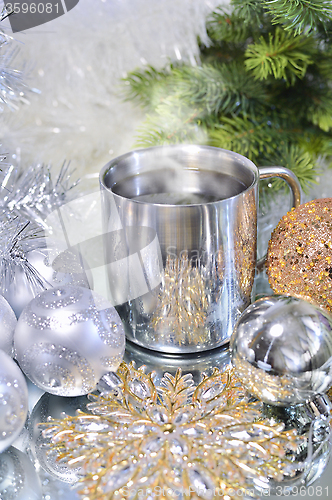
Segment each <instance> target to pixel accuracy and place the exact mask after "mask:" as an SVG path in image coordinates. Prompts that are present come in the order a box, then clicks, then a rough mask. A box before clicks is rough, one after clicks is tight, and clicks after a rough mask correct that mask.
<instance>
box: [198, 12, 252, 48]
mask: <svg viewBox="0 0 332 500" xmlns="http://www.w3.org/2000/svg"><path fill="white" fill-rule="evenodd" d="M206 28H207V33H208V35H209V37H210V38H211V40H212V41H213V42H214V43H216V42H226V43H233V44H244V43H245V42H246V40H247V39H248V38H249V37H250V35H251V28H250V26H249V25H248V24H247V23H243V22H241V23H239V19H238V16H237V14H236V13H234V12H228V11H227V10H226V9H224V8H222V7H219V8H218V9H216V10H215V11H214V12H212V14H211V15H210V16H209V17H208V19H207V24H206Z"/></svg>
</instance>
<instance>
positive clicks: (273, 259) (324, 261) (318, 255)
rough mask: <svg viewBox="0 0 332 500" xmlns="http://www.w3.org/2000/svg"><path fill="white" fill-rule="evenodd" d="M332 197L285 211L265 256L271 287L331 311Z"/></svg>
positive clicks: (278, 291)
mask: <svg viewBox="0 0 332 500" xmlns="http://www.w3.org/2000/svg"><path fill="white" fill-rule="evenodd" d="M331 249H332V198H322V199H317V200H313V201H309V202H308V203H304V204H302V205H300V206H299V207H297V208H295V209H292V210H291V211H290V212H288V213H287V214H286V215H285V216H284V217H282V219H281V220H280V222H279V223H278V225H277V227H276V228H275V230H274V231H273V233H272V236H271V239H270V242H269V246H268V253H267V259H266V271H267V275H268V278H269V282H270V285H271V288H272V289H273V290H274V292H276V293H278V294H286V295H293V296H295V297H300V298H304V299H306V300H309V301H310V302H312V303H314V304H316V305H319V306H320V307H323V308H324V309H326V310H328V311H332V250H331Z"/></svg>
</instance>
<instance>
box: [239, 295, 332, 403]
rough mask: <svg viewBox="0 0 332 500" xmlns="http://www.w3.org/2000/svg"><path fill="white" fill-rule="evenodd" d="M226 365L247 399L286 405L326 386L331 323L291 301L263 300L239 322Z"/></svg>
mask: <svg viewBox="0 0 332 500" xmlns="http://www.w3.org/2000/svg"><path fill="white" fill-rule="evenodd" d="M230 347H231V354H232V363H233V364H234V366H235V367H236V370H237V374H238V376H239V377H240V378H241V380H242V382H243V384H244V385H245V387H246V388H247V389H248V391H249V392H250V393H252V394H253V395H255V396H256V397H258V398H259V399H261V400H262V401H264V402H266V403H269V404H273V405H282V406H284V405H292V404H297V403H301V402H305V401H307V400H310V399H312V398H313V397H314V396H315V395H316V394H319V393H324V392H325V391H327V389H328V388H329V387H330V386H331V385H332V318H331V317H330V316H329V314H328V313H327V312H324V311H323V310H322V309H320V308H319V307H316V306H314V305H312V304H310V303H309V302H306V301H304V300H302V299H298V298H295V297H289V296H282V295H279V296H278V295H275V296H271V297H264V298H262V299H260V300H257V301H256V302H254V303H253V304H252V305H251V306H249V307H248V308H247V309H246V310H245V311H244V313H243V314H242V316H241V317H240V319H239V321H238V323H237V325H236V327H235V329H234V332H233V335H232V337H231V342H230Z"/></svg>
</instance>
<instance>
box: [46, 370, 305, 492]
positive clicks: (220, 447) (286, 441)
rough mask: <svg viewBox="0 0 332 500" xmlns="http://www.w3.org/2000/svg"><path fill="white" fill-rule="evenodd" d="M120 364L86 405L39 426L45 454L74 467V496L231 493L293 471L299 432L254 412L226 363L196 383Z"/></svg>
mask: <svg viewBox="0 0 332 500" xmlns="http://www.w3.org/2000/svg"><path fill="white" fill-rule="evenodd" d="M145 371H146V368H145V367H144V366H142V367H140V368H139V369H136V368H135V366H134V364H133V363H131V364H129V365H126V364H125V363H122V364H121V365H120V368H119V370H118V372H117V375H118V377H119V382H120V383H119V385H118V386H116V387H115V388H113V389H111V390H110V391H109V392H107V393H102V394H100V395H98V396H95V395H91V396H90V399H91V400H92V402H91V403H89V404H88V411H90V412H91V413H85V412H82V411H78V412H77V414H76V415H75V416H65V417H64V418H63V419H59V420H53V419H50V420H49V421H48V422H47V423H43V424H40V425H41V427H42V429H43V436H44V438H47V440H48V441H47V442H48V444H47V448H48V453H49V454H50V456H52V457H54V455H55V454H56V455H57V457H58V458H57V459H58V460H59V461H60V462H61V463H62V464H66V465H67V466H68V467H73V468H76V469H77V467H78V466H80V469H79V475H80V479H79V481H78V483H77V484H76V487H78V492H79V494H80V495H82V497H83V498H84V499H89V500H96V499H98V500H110V499H117V498H119V499H120V498H129V499H134V498H135V499H136V498H139V496H140V495H144V497H145V495H147V496H146V498H148V497H150V494H149V493H151V494H152V493H154V496H158V498H160V499H167V500H173V499H175V498H177V499H178V498H179V492H180V494H181V498H182V499H198V498H204V499H208V498H212V497H213V492H214V493H215V492H218V495H219V497H220V498H224V499H225V500H226V499H227V500H231V499H232V498H238V497H237V496H236V497H235V495H237V492H238V491H239V489H241V491H242V492H244V491H247V490H248V488H251V489H252V488H253V484H254V483H255V481H256V482H257V481H258V483H260V485H262V484H265V485H266V487H268V485H269V480H270V479H273V480H276V481H280V480H282V479H283V478H284V477H285V476H288V477H290V476H292V475H294V474H295V472H296V465H295V462H294V461H293V459H294V456H295V455H296V450H298V447H299V446H300V445H301V444H303V438H301V437H299V436H298V435H297V434H296V431H295V430H290V431H285V430H284V424H282V423H277V422H275V421H273V420H269V419H267V418H263V415H262V406H261V403H259V402H257V401H253V400H252V399H250V398H249V396H248V395H247V393H246V392H245V390H244V389H243V387H242V386H241V384H240V383H239V380H238V379H237V378H236V376H235V374H234V371H233V368H231V367H227V368H226V369H225V370H224V371H220V370H219V369H217V368H215V369H214V371H213V373H212V375H210V376H206V375H203V376H202V380H201V382H200V383H199V384H198V385H195V384H194V381H193V377H192V375H191V374H186V375H182V373H181V370H180V369H179V370H178V371H177V372H176V374H175V376H173V375H171V374H169V373H165V374H164V376H163V378H162V380H161V382H160V384H158V385H157V384H156V383H155V382H154V377H155V374H154V372H152V373H149V374H147V373H145Z"/></svg>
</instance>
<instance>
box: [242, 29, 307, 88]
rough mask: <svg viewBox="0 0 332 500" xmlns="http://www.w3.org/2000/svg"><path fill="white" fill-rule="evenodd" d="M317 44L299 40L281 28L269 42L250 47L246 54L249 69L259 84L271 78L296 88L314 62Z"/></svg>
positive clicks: (262, 38)
mask: <svg viewBox="0 0 332 500" xmlns="http://www.w3.org/2000/svg"><path fill="white" fill-rule="evenodd" d="M313 52H314V41H313V39H311V38H308V37H302V36H296V37H294V36H293V35H292V34H291V33H287V32H286V31H284V30H282V29H281V28H277V30H276V32H275V34H274V35H272V34H271V33H269V37H268V41H266V40H265V39H264V37H260V39H259V41H258V42H256V43H254V44H250V45H249V46H248V48H247V50H246V52H245V56H246V61H245V66H246V68H247V70H248V71H251V72H252V73H253V75H254V77H255V78H257V79H258V80H266V79H267V78H268V77H269V76H273V77H274V78H276V79H282V78H283V79H285V80H286V81H287V82H288V83H290V84H292V85H294V84H295V82H296V79H297V78H303V77H304V75H305V73H306V70H307V67H308V65H309V64H311V63H312V62H313V59H312V54H313Z"/></svg>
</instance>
